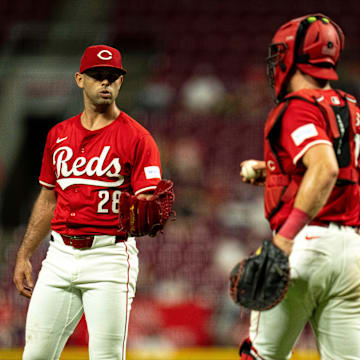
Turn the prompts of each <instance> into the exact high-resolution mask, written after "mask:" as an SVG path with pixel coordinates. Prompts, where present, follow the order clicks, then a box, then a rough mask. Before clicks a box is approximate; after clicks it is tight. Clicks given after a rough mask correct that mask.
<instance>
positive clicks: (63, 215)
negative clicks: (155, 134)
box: [14, 45, 174, 360]
mask: <svg viewBox="0 0 360 360" xmlns="http://www.w3.org/2000/svg"><path fill="white" fill-rule="evenodd" d="M125 74H126V70H125V69H124V68H123V67H122V61H121V54H120V52H119V51H118V50H117V49H114V48H112V47H110V46H106V45H95V46H90V47H88V48H87V49H86V50H85V52H84V54H83V56H82V59H81V63H80V70H79V72H77V73H76V74H75V80H76V83H77V85H78V87H79V88H80V89H81V90H82V92H83V98H84V111H83V112H82V113H81V114H79V115H76V116H74V117H72V118H70V119H67V120H65V121H63V122H60V123H59V124H57V125H56V126H54V127H53V128H52V129H51V130H50V132H49V134H48V136H47V140H46V145H45V149H44V154H43V161H42V168H41V174H40V178H39V181H40V184H41V186H42V190H41V192H40V195H39V197H38V199H37V201H36V203H35V205H34V208H33V211H32V215H31V218H30V221H29V224H28V227H27V231H26V234H25V237H24V239H23V242H22V244H21V246H20V249H19V251H18V255H17V261H16V267H15V273H14V282H15V284H16V287H17V289H18V290H19V292H20V293H21V294H22V295H24V296H26V297H29V298H31V300H30V305H29V309H28V314H27V320H26V345H25V349H24V354H23V359H24V360H35V359H44V360H45V359H46V360H50V359H59V357H60V354H61V351H62V350H63V348H64V346H65V344H66V341H67V339H68V338H69V336H70V335H71V334H72V332H73V330H74V328H75V327H76V325H77V323H78V322H79V320H80V318H81V316H82V314H83V313H85V316H86V321H87V326H88V330H89V353H90V359H122V360H124V359H125V347H126V339H127V333H128V323H129V314H130V309H131V303H132V300H133V298H134V295H135V287H136V279H137V275H138V256H137V253H138V250H137V248H136V243H135V236H143V235H151V236H155V235H156V233H157V232H158V231H161V230H162V229H163V227H164V225H165V223H166V221H167V219H168V218H169V216H170V215H171V213H172V204H173V201H174V193H173V185H172V182H171V181H169V180H167V181H166V180H161V165H160V156H159V151H158V148H157V145H156V143H155V141H154V139H153V138H152V136H151V135H150V133H149V132H148V131H147V130H145V129H144V128H143V127H142V126H141V125H140V124H139V123H137V122H136V121H135V120H134V119H132V118H131V117H130V116H129V115H127V114H126V113H124V112H123V111H121V110H120V109H119V108H118V106H117V105H116V103H115V99H116V98H117V96H118V94H119V91H120V88H121V84H122V82H123V79H124V75H125ZM50 228H51V240H50V246H49V249H48V252H47V255H46V258H45V260H44V261H43V264H42V268H41V271H40V273H39V277H38V280H37V282H36V285H35V287H34V282H33V277H32V268H31V263H30V257H31V255H32V254H33V252H34V251H35V250H36V248H37V247H38V245H39V244H40V242H41V241H42V240H43V239H44V238H45V237H46V235H47V234H48V232H49V230H50Z"/></svg>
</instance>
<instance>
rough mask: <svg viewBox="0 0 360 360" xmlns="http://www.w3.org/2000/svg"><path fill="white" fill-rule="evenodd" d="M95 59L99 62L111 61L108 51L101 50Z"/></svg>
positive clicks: (110, 54)
mask: <svg viewBox="0 0 360 360" xmlns="http://www.w3.org/2000/svg"><path fill="white" fill-rule="evenodd" d="M104 53H105V54H108V56H104V55H103V54H104ZM97 57H98V58H100V59H101V60H111V59H112V53H111V52H110V51H109V50H101V51H99V52H98V54H97Z"/></svg>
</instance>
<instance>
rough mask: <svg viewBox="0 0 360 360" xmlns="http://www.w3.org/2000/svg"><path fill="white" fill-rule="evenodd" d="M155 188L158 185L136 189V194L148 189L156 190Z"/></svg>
mask: <svg viewBox="0 0 360 360" xmlns="http://www.w3.org/2000/svg"><path fill="white" fill-rule="evenodd" d="M155 189H156V186H148V187H146V188H142V189H140V190H138V191H136V192H135V195H138V194H140V193H143V192H146V191H148V190H155Z"/></svg>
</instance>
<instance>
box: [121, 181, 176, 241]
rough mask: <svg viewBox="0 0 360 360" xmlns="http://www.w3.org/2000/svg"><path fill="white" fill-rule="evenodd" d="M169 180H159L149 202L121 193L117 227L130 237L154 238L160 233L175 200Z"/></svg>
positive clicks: (171, 212) (171, 183)
mask: <svg viewBox="0 0 360 360" xmlns="http://www.w3.org/2000/svg"><path fill="white" fill-rule="evenodd" d="M173 186H174V184H173V182H172V181H171V180H161V181H160V182H159V184H158V185H157V187H156V189H155V191H154V194H153V196H152V197H151V199H150V200H142V199H138V198H137V197H136V196H135V195H131V194H129V193H128V192H122V193H121V195H120V206H119V226H120V230H121V231H125V232H127V233H128V234H129V235H130V236H144V235H150V236H155V235H156V234H157V233H158V231H161V230H162V229H163V228H164V226H165V223H166V222H167V220H168V219H169V217H170V216H171V215H174V212H173V211H172V205H173V203H174V200H175V194H174V189H173Z"/></svg>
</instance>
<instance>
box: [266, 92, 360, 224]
mask: <svg viewBox="0 0 360 360" xmlns="http://www.w3.org/2000/svg"><path fill="white" fill-rule="evenodd" d="M314 93H315V95H316V99H317V101H318V102H321V103H322V104H324V103H327V104H328V108H329V109H330V110H331V109H338V110H336V111H337V112H335V114H336V116H335V118H336V119H337V124H336V125H337V126H338V132H339V137H338V138H336V139H335V138H334V136H333V134H332V133H331V127H332V126H333V125H332V124H330V123H329V119H327V117H326V116H324V112H323V111H322V110H321V107H319V106H317V105H316V103H315V99H314V102H313V103H312V102H310V101H306V99H299V98H297V97H302V96H304V95H306V90H302V91H301V92H299V93H294V94H290V95H289V97H290V99H289V100H288V101H289V102H288V105H287V107H286V108H285V110H284V112H283V113H281V114H280V115H279V118H278V119H279V121H277V122H278V124H276V126H277V129H276V130H275V131H273V133H272V135H271V137H272V140H269V137H270V136H269V133H268V134H265V161H266V165H267V172H268V175H269V176H267V181H266V182H267V184H266V188H265V210H266V215H267V218H268V219H269V221H270V226H271V228H272V229H274V230H278V229H279V228H280V227H281V226H282V224H283V223H284V222H285V220H286V219H287V217H288V215H289V214H290V211H291V210H292V208H293V205H294V201H295V196H296V192H297V189H298V186H299V185H300V183H301V181H302V177H303V175H304V173H305V171H306V168H305V166H304V165H303V164H302V161H301V159H302V157H303V156H304V154H305V153H306V151H307V150H309V149H310V148H311V147H312V146H314V145H317V144H328V145H330V146H333V147H334V151H335V154H336V156H337V160H338V163H339V168H340V174H339V179H338V182H337V184H336V185H335V187H334V189H333V191H332V193H331V195H330V197H329V199H328V201H327V203H326V204H325V206H324V207H323V208H322V209H321V211H320V212H319V213H318V214H317V216H316V217H315V219H314V221H315V223H316V222H322V223H328V222H337V223H339V224H343V225H349V226H352V225H353V226H356V225H359V214H360V192H359V184H358V178H359V176H358V157H359V150H360V147H359V145H360V142H359V135H358V134H359V133H360V111H359V112H357V111H356V113H355V114H352V115H351V118H352V120H351V119H348V120H347V122H346V121H345V122H343V121H342V119H341V117H343V118H344V119H345V118H346V116H345V115H344V114H342V112H343V111H345V110H344V109H345V107H346V106H345V100H344V99H346V101H350V100H351V102H354V101H355V100H354V99H353V98H349V97H346V98H343V97H341V96H340V94H339V93H338V92H336V91H335V90H315V91H314V90H312V95H313V94H314ZM291 97H293V98H292V99H291ZM353 105H354V104H352V106H351V107H352V109H354V108H355V106H353ZM356 109H357V110H358V108H356ZM275 111H276V109H275ZM270 118H271V114H270V116H269V119H270ZM354 119H356V121H353V120H354ZM345 120H346V119H345ZM351 121H353V122H354V126H353V127H352V124H351ZM268 122H269V120H268ZM355 122H356V126H355ZM267 125H268V123H267ZM274 128H275V125H273V129H272V130H274ZM272 130H268V132H269V131H272ZM275 154H276V155H275ZM342 174H346V176H345V177H347V178H346V181H345V180H344V181H341V180H340V178H341V176H340V175H342ZM349 174H350V175H349ZM274 175H275V176H274ZM276 175H277V176H276ZM276 187H277V188H276ZM275 188H276V189H275ZM271 193H272V194H273V195H274V198H277V199H281V200H280V201H278V200H274V201H273V199H271V197H272V196H273V195H271ZM276 202H278V203H277V205H276V206H275V203H276Z"/></svg>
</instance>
